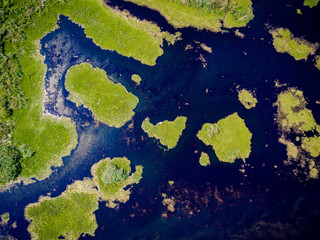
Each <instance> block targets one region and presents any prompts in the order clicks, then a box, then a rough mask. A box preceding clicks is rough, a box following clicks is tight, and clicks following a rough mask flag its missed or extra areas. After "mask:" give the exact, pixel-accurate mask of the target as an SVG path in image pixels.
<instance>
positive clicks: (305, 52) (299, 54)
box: [269, 28, 319, 60]
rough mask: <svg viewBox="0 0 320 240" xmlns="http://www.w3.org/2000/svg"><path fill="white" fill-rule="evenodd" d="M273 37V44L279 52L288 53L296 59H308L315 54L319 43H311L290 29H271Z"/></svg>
mask: <svg viewBox="0 0 320 240" xmlns="http://www.w3.org/2000/svg"><path fill="white" fill-rule="evenodd" d="M269 33H270V34H271V35H272V37H273V46H274V48H275V49H276V51H277V52H279V53H288V54H290V55H291V56H292V57H294V59H295V60H302V59H304V60H307V58H308V56H309V55H313V54H315V52H316V50H317V48H318V46H319V45H318V44H317V43H314V44H313V43H310V42H308V41H306V40H304V39H302V38H295V37H294V36H293V35H292V33H291V32H290V30H289V29H286V28H275V29H272V30H270V31H269Z"/></svg>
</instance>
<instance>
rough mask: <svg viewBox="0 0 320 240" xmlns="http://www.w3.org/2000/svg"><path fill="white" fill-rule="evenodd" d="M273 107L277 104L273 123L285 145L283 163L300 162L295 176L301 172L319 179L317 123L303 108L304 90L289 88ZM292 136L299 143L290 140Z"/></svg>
mask: <svg viewBox="0 0 320 240" xmlns="http://www.w3.org/2000/svg"><path fill="white" fill-rule="evenodd" d="M274 106H276V107H277V117H276V123H277V124H278V127H279V130H280V133H281V136H280V138H279V142H280V143H282V144H284V145H286V150H287V156H288V159H287V161H286V163H288V164H292V163H296V164H298V165H299V168H297V169H295V170H294V173H295V174H296V175H297V174H299V173H303V174H305V175H306V176H307V177H308V178H313V179H316V178H318V175H319V169H320V165H319V163H318V162H317V161H316V159H315V158H316V157H318V156H319V155H320V126H319V125H318V124H317V123H316V121H315V119H314V117H313V114H312V111H311V110H310V109H308V108H307V107H306V106H307V101H306V100H305V98H304V96H303V92H302V91H300V90H298V89H296V88H288V89H287V90H285V91H283V92H281V93H280V94H279V95H278V99H277V102H276V103H275V104H274ZM306 133H308V135H306ZM292 136H296V140H301V144H299V143H296V142H295V141H293V140H291V138H292ZM301 169H302V170H301Z"/></svg>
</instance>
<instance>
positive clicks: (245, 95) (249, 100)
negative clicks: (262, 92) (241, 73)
mask: <svg viewBox="0 0 320 240" xmlns="http://www.w3.org/2000/svg"><path fill="white" fill-rule="evenodd" d="M238 99H239V101H240V102H241V103H242V105H243V106H244V107H245V108H246V109H250V108H254V107H255V106H256V104H257V103H258V100H257V99H256V98H255V97H254V96H253V93H252V92H251V91H248V90H246V89H242V90H240V91H238Z"/></svg>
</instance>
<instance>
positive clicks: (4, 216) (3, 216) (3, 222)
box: [0, 212, 10, 226]
mask: <svg viewBox="0 0 320 240" xmlns="http://www.w3.org/2000/svg"><path fill="white" fill-rule="evenodd" d="M0 218H1V221H0V226H6V225H7V224H8V222H9V221H10V214H9V213H8V212H6V213H3V214H1V216H0Z"/></svg>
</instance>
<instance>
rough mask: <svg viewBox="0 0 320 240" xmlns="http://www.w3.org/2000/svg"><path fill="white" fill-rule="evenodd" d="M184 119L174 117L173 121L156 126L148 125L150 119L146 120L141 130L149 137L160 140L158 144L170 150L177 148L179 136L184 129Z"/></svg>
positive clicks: (185, 119)
mask: <svg viewBox="0 0 320 240" xmlns="http://www.w3.org/2000/svg"><path fill="white" fill-rule="evenodd" d="M186 122H187V118H186V117H182V116H179V117H176V119H175V120H173V121H167V120H165V121H163V122H159V123H157V124H156V125H153V124H152V123H150V119H149V118H146V119H145V120H144V121H143V122H142V125H141V127H142V129H143V131H145V132H146V133H147V134H148V136H149V137H154V138H156V139H159V140H160V143H161V144H162V145H164V146H166V147H167V148H168V149H172V148H174V147H175V146H177V143H178V141H179V138H180V136H181V135H182V132H183V130H184V129H185V128H186Z"/></svg>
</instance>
